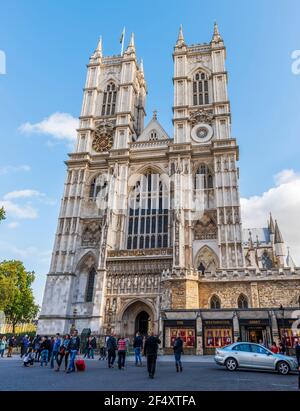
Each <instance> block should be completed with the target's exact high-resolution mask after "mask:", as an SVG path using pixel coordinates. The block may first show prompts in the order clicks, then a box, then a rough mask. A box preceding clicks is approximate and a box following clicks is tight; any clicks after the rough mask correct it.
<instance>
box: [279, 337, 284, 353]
mask: <svg viewBox="0 0 300 411" xmlns="http://www.w3.org/2000/svg"><path fill="white" fill-rule="evenodd" d="M279 353H280V354H282V355H285V353H286V346H285V343H284V340H281V341H280V343H279Z"/></svg>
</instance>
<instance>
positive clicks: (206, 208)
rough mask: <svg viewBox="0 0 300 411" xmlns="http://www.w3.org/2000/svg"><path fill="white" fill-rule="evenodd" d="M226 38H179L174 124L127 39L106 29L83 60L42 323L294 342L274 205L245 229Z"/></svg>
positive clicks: (41, 329)
mask: <svg viewBox="0 0 300 411" xmlns="http://www.w3.org/2000/svg"><path fill="white" fill-rule="evenodd" d="M225 58H226V49H225V46H224V42H223V39H222V37H221V36H220V33H219V30H218V26H217V25H216V24H215V27H214V33H213V37H212V40H211V42H210V43H203V44H196V45H190V46H189V45H187V44H186V42H185V39H184V36H183V32H182V28H180V32H179V36H178V39H177V42H176V45H175V47H174V52H173V61H174V77H173V84H174V103H173V104H174V106H173V135H172V136H169V135H168V134H167V133H166V131H165V130H164V128H163V127H162V125H161V124H160V123H159V121H158V119H157V113H156V112H154V114H153V118H152V119H151V121H150V122H149V123H148V125H146V127H145V126H144V117H145V104H146V95H147V85H146V80H145V75H144V70H143V63H142V61H141V62H139V63H138V60H137V57H136V49H135V44H134V37H133V35H132V37H131V40H130V43H129V45H128V47H127V49H126V50H125V52H124V53H123V54H122V55H118V56H112V57H105V56H103V54H102V41H101V40H100V41H99V44H98V47H97V49H96V51H95V52H94V54H93V55H92V56H91V58H90V61H89V64H88V73H87V80H86V86H85V89H84V97H83V106H82V112H81V116H80V123H79V129H78V138H77V146H76V150H75V152H74V153H72V154H70V155H69V160H68V161H67V163H66V164H67V168H68V170H67V178H66V183H65V189H64V194H63V198H62V202H61V210H60V214H59V219H58V227H57V233H56V237H55V244H54V249H53V255H52V261H51V267H50V272H49V274H48V276H47V283H46V288H45V294H44V300H43V306H42V310H41V314H40V317H39V322H38V333H39V334H45V333H47V334H54V333H56V332H60V333H65V332H69V331H70V328H71V327H72V325H73V326H74V324H75V325H76V328H78V329H79V332H81V331H82V330H83V329H90V330H91V332H92V333H95V334H96V335H98V336H99V337H101V338H103V337H104V336H106V335H107V334H108V333H110V332H111V331H114V332H115V333H116V334H117V335H121V334H123V335H125V336H127V337H129V338H132V337H133V335H134V334H135V332H136V331H140V332H141V333H142V334H147V333H149V332H150V331H151V330H153V331H154V332H155V333H157V334H159V335H160V336H161V339H162V341H163V344H162V345H163V349H164V350H165V352H168V350H170V347H171V346H172V342H173V341H174V337H175V336H176V334H177V332H180V334H181V336H182V338H183V340H184V344H185V347H186V350H185V351H186V352H191V353H198V354H203V353H204V354H205V353H210V352H212V350H213V349H214V348H215V347H218V346H220V345H225V344H228V343H230V342H231V341H233V340H234V339H236V338H238V337H240V338H242V339H244V340H249V341H258V340H259V339H263V340H264V341H265V342H266V343H269V342H271V340H272V339H276V338H279V337H283V336H284V337H285V338H286V339H287V344H290V346H292V345H293V342H294V339H295V337H296V334H297V332H295V331H293V329H292V323H293V321H294V319H293V318H294V314H293V313H294V310H295V309H296V308H297V307H298V305H299V303H300V268H297V267H296V266H295V264H294V262H293V259H292V257H291V256H290V254H289V253H287V251H286V246H285V243H284V241H283V238H282V235H281V233H280V230H279V227H278V224H277V222H276V221H273V218H272V216H270V219H269V222H268V226H267V227H266V228H261V229H258V228H254V229H252V230H246V231H243V229H242V221H241V212H240V197H239V185H238V182H239V170H238V168H237V161H238V146H237V142H236V139H235V138H233V137H232V135H231V112H230V102H229V98H228V94H227V72H226V68H225Z"/></svg>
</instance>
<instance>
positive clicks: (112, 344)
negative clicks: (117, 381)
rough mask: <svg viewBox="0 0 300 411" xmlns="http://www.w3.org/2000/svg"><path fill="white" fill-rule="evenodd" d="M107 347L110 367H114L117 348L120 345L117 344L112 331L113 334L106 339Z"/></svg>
mask: <svg viewBox="0 0 300 411" xmlns="http://www.w3.org/2000/svg"><path fill="white" fill-rule="evenodd" d="M106 348H107V361H108V368H114V362H115V360H116V350H117V348H118V346H117V341H116V339H115V337H114V334H113V333H111V335H110V336H109V337H108V339H107V341H106Z"/></svg>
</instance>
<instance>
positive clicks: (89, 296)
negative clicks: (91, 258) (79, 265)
mask: <svg viewBox="0 0 300 411" xmlns="http://www.w3.org/2000/svg"><path fill="white" fill-rule="evenodd" d="M95 277H96V270H95V268H92V269H91V271H90V272H89V273H88V278H87V284H86V293H85V301H86V302H87V303H91V302H92V301H93V295H94V285H95Z"/></svg>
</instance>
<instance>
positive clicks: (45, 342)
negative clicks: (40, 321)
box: [40, 335, 51, 367]
mask: <svg viewBox="0 0 300 411" xmlns="http://www.w3.org/2000/svg"><path fill="white" fill-rule="evenodd" d="M40 349H41V367H42V366H43V365H44V364H45V365H46V367H47V365H48V361H49V353H50V351H51V341H50V340H49V338H48V336H47V335H46V336H45V337H43V338H42V342H41V348H40Z"/></svg>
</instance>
